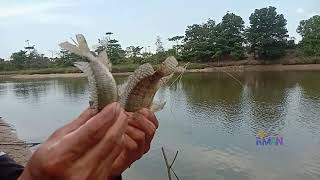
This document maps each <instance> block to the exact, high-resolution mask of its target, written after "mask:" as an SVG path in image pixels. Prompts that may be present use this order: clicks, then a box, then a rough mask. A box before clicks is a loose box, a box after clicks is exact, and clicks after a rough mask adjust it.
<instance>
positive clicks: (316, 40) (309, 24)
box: [297, 15, 320, 56]
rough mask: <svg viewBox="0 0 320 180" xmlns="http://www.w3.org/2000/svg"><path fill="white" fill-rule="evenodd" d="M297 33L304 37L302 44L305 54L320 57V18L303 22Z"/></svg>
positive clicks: (312, 18)
mask: <svg viewBox="0 0 320 180" xmlns="http://www.w3.org/2000/svg"><path fill="white" fill-rule="evenodd" d="M297 32H298V33H299V34H300V35H301V36H302V40H301V42H300V43H301V45H302V48H303V50H304V52H305V54H306V55H313V56H320V16H319V15H315V16H313V17H311V18H310V19H308V20H302V21H301V22H300V25H299V27H298V29H297Z"/></svg>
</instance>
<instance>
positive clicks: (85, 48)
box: [76, 34, 91, 55]
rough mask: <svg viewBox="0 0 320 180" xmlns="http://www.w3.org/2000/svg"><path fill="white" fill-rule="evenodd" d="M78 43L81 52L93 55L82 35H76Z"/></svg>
mask: <svg viewBox="0 0 320 180" xmlns="http://www.w3.org/2000/svg"><path fill="white" fill-rule="evenodd" d="M76 38H77V41H78V47H79V50H80V51H81V52H82V53H83V54H84V55H85V54H87V53H91V52H90V49H89V47H88V44H87V41H86V38H85V37H84V36H83V35H82V34H77V35H76Z"/></svg>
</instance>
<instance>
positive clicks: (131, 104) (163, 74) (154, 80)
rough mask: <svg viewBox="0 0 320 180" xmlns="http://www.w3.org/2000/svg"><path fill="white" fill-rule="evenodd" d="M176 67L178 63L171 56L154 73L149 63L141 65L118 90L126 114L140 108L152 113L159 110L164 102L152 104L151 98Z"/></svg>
mask: <svg viewBox="0 0 320 180" xmlns="http://www.w3.org/2000/svg"><path fill="white" fill-rule="evenodd" d="M177 65H178V61H177V60H176V59H175V58H174V57H173V56H170V57H168V58H167V59H166V60H165V61H164V62H163V63H162V64H161V65H160V67H159V69H158V70H156V71H155V70H154V69H153V67H152V66H151V64H149V63H146V64H143V65H141V66H140V67H139V68H138V69H137V70H135V71H134V73H133V74H132V75H130V76H129V78H128V81H127V83H126V84H125V85H124V87H121V89H120V90H119V94H120V104H121V105H122V106H123V107H124V109H125V110H126V111H128V112H135V111H138V110H139V109H141V108H148V109H150V110H151V111H154V112H155V111H159V110H161V109H162V108H163V107H164V105H165V102H161V103H153V98H154V96H155V94H156V92H157V91H158V89H159V88H160V87H161V86H162V85H164V84H165V83H166V82H167V81H168V80H169V79H170V78H171V77H172V75H173V73H174V72H175V71H176V69H177Z"/></svg>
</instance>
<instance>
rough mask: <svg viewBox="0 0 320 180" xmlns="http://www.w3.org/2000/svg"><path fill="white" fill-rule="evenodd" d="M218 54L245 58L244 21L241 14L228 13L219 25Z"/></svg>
mask: <svg viewBox="0 0 320 180" xmlns="http://www.w3.org/2000/svg"><path fill="white" fill-rule="evenodd" d="M217 31H218V34H219V35H218V38H217V47H218V51H217V52H216V55H217V56H225V55H230V56H232V57H233V58H236V59H242V58H244V54H245V50H244V47H243V45H244V42H245V38H244V34H243V31H244V21H243V20H242V18H241V17H240V16H237V15H235V14H233V13H229V12H228V13H227V14H226V15H224V16H223V18H222V22H221V23H219V24H218V25H217Z"/></svg>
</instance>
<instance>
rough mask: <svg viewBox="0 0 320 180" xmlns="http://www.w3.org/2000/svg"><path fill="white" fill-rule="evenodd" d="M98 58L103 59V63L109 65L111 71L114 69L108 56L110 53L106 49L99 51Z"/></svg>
mask: <svg viewBox="0 0 320 180" xmlns="http://www.w3.org/2000/svg"><path fill="white" fill-rule="evenodd" d="M98 60H99V61H101V62H102V63H103V64H105V65H106V66H107V67H108V69H109V71H110V72H111V71H112V63H111V61H110V60H109V58H108V54H107V52H106V50H103V51H101V52H100V53H99V55H98Z"/></svg>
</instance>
